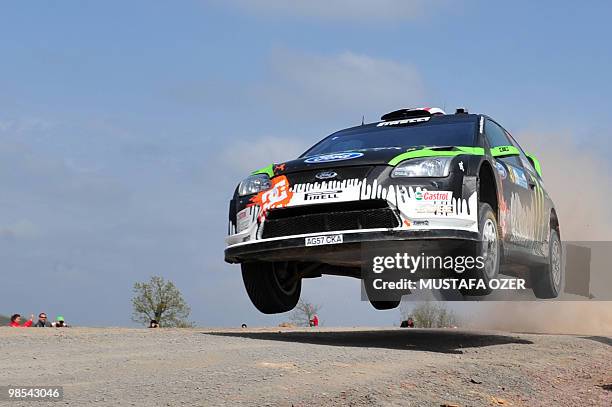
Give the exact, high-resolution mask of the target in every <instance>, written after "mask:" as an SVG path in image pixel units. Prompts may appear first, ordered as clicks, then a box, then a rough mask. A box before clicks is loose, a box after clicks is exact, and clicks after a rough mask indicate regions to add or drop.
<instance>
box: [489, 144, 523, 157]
mask: <svg viewBox="0 0 612 407" xmlns="http://www.w3.org/2000/svg"><path fill="white" fill-rule="evenodd" d="M491 155H492V156H493V157H510V156H513V155H517V156H518V155H521V152H520V151H519V149H518V148H516V147H514V146H499V147H493V148H492V149H491Z"/></svg>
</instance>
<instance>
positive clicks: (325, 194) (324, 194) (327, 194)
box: [304, 189, 342, 201]
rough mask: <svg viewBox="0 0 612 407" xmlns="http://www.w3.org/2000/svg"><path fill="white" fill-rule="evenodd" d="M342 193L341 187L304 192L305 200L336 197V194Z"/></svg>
mask: <svg viewBox="0 0 612 407" xmlns="http://www.w3.org/2000/svg"><path fill="white" fill-rule="evenodd" d="M341 193H342V190H341V189H336V190H332V191H317V192H306V193H305V194H304V200H305V201H320V200H325V199H333V198H338V195H339V194H341Z"/></svg>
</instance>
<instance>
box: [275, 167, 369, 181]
mask: <svg viewBox="0 0 612 407" xmlns="http://www.w3.org/2000/svg"><path fill="white" fill-rule="evenodd" d="M331 164H333V163H331ZM373 168H375V167H373V166H356V167H333V166H330V167H326V168H321V169H318V170H311V169H309V170H306V171H300V172H293V173H289V174H287V178H288V179H289V183H290V184H291V185H295V184H305V183H309V182H321V180H319V179H317V178H316V175H317V174H318V173H320V172H321V171H334V172H335V173H336V174H338V176H337V177H336V178H334V181H343V180H345V179H364V178H365V177H367V176H368V174H369V173H370V171H372V169H373Z"/></svg>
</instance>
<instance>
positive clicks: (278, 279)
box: [241, 262, 302, 314]
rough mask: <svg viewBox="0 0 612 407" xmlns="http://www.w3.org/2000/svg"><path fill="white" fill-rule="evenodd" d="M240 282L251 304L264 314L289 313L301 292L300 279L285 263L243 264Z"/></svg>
mask: <svg viewBox="0 0 612 407" xmlns="http://www.w3.org/2000/svg"><path fill="white" fill-rule="evenodd" d="M241 267H242V280H243V281H244V287H245V288H246V291H247V294H249V298H250V299H251V302H252V303H253V305H254V306H255V308H257V309H258V310H259V311H261V312H263V313H264V314H279V313H281V312H287V311H291V310H292V309H293V308H294V307H295V305H296V304H297V302H298V300H299V299H300V292H301V291H302V279H301V277H300V276H299V275H298V274H297V272H296V271H295V270H290V269H289V268H288V267H287V264H286V263H265V262H255V263H243V264H242V265H241Z"/></svg>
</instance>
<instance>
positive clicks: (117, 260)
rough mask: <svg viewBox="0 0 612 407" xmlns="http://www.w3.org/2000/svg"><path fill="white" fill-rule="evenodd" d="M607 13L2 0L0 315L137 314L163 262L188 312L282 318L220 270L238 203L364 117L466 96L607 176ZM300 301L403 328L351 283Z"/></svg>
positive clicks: (488, 6) (528, 136)
mask: <svg viewBox="0 0 612 407" xmlns="http://www.w3.org/2000/svg"><path fill="white" fill-rule="evenodd" d="M611 17H612V4H611V3H610V2H606V1H592V2H588V3H585V4H581V5H576V3H575V2H569V1H567V2H563V1H540V2H530V1H516V2H511V3H508V2H506V3H501V2H487V1H471V0H467V1H463V2H451V1H444V0H438V1H424V0H423V1H420V0H415V1H404V0H381V1H376V2H375V1H363V0H354V1H349V0H327V1H306V0H296V1H294V2H284V1H273V0H261V1H256V0H253V1H246V0H225V1H222V0H211V1H206V0H199V1H196V0H193V1H182V2H161V1H156V2H155V1H130V2H125V1H104V2H99V1H85V0H83V1H62V2H38V3H36V4H33V3H29V2H10V3H9V2H4V3H3V4H2V6H1V8H0V279H1V283H0V313H2V314H12V313H14V312H19V313H22V314H30V313H34V314H37V313H38V312H41V311H45V312H47V313H49V314H51V315H52V316H53V315H56V314H62V315H64V316H65V317H66V319H67V320H68V321H72V322H73V323H75V324H79V325H94V326H119V325H120V326H123V325H131V324H133V323H132V322H131V321H130V316H131V303H130V298H131V295H132V286H133V284H134V282H136V281H143V280H147V279H148V278H149V277H150V276H152V275H161V276H164V277H165V278H167V279H170V280H172V281H173V282H175V284H176V285H177V286H178V287H179V289H180V290H181V291H182V292H183V294H184V297H185V299H186V300H187V302H188V303H189V304H190V306H191V308H192V316H191V319H192V320H193V321H194V322H195V323H196V324H197V325H207V326H239V325H240V324H241V323H243V322H245V323H247V324H249V325H251V326H256V325H273V324H277V323H279V322H281V321H283V320H286V319H287V315H277V316H266V315H262V314H260V313H258V312H257V311H256V310H255V308H254V307H253V306H252V305H251V304H250V302H249V299H248V297H247V295H246V293H245V292H244V288H243V285H242V280H241V275H240V269H239V266H237V265H229V264H226V263H224V261H223V249H224V237H225V235H226V231H227V212H228V201H229V199H230V198H231V195H232V193H233V190H234V188H235V186H236V185H237V183H238V182H239V181H240V180H241V179H242V178H244V177H245V176H246V175H248V173H249V172H250V171H252V170H255V169H257V168H260V167H263V166H265V165H268V164H269V163H271V162H274V161H276V162H279V161H284V160H287V159H291V158H294V157H296V156H297V155H299V154H300V153H301V152H303V151H304V150H305V149H306V148H307V147H308V146H309V145H311V144H313V143H314V142H316V141H318V140H319V139H321V138H323V137H324V136H326V135H327V134H330V133H331V132H333V131H335V130H338V129H341V128H344V127H349V126H353V125H356V124H359V123H360V122H361V118H362V116H365V120H366V121H376V120H377V119H378V117H379V116H380V115H381V114H383V113H385V112H388V111H390V110H395V109H398V108H402V107H411V106H439V107H443V108H445V109H446V110H447V111H453V110H454V109H455V108H456V107H467V108H468V109H469V110H470V111H471V112H479V113H486V114H488V115H490V116H492V117H494V118H496V119H497V120H498V121H499V122H500V123H502V124H503V125H504V127H506V128H507V129H509V130H510V132H511V133H513V134H514V135H515V136H516V138H517V139H518V140H519V142H521V143H522V144H524V145H527V146H529V145H530V144H531V145H539V146H541V145H542V143H541V140H538V139H537V137H538V136H537V135H538V134H542V133H545V134H547V135H548V138H549V140H552V142H553V143H554V139H555V137H557V136H558V137H563V138H564V139H565V140H566V141H567V142H569V143H570V145H571V146H572V148H575V149H577V150H584V151H590V152H593V153H592V154H594V155H596V158H597V160H598V162H601V163H602V164H601V166H602V168H601V171H602V172H604V173H606V174H608V173H610V159H609V158H608V157H609V156H610V154H611V153H612V148H611V145H610V141H609V135H610V130H611V129H612V118H611V115H610V111H611V110H612V102H611V101H610V94H611V93H612V81H611V80H610V72H612V45H611V43H610V41H609V38H612V25H610V23H609V21H610V18H611ZM521 135H524V138H521ZM543 148H545V147H543ZM535 153H536V155H537V153H538V152H537V151H535ZM594 157H595V156H594ZM543 164H544V171H546V167H545V163H543ZM568 165H571V164H569V163H568ZM570 168H571V167H570ZM555 171H557V169H555ZM303 298H306V299H308V300H310V301H312V302H315V303H318V304H321V305H322V311H321V320H322V322H323V323H324V324H327V325H345V326H350V325H391V324H393V323H397V322H398V319H399V314H398V311H397V310H394V311H385V312H381V311H375V310H373V309H372V308H371V307H370V305H369V303H367V302H362V301H360V291H359V282H358V281H357V280H352V279H348V278H339V277H324V278H321V279H311V280H307V281H305V283H304V287H303Z"/></svg>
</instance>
